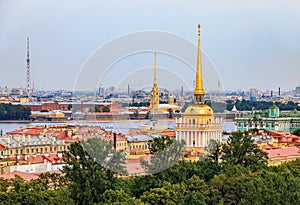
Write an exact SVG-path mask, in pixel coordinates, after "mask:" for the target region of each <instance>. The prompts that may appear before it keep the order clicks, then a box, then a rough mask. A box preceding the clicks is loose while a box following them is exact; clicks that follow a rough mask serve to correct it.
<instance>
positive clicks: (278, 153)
mask: <svg viewBox="0 0 300 205" xmlns="http://www.w3.org/2000/svg"><path fill="white" fill-rule="evenodd" d="M265 151H266V152H267V153H268V155H269V159H272V158H277V157H290V156H300V149H299V148H298V147H287V148H283V149H271V150H265Z"/></svg>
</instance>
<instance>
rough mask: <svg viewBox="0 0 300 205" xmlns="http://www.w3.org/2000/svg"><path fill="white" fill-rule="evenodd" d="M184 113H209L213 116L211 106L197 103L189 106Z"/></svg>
mask: <svg viewBox="0 0 300 205" xmlns="http://www.w3.org/2000/svg"><path fill="white" fill-rule="evenodd" d="M184 114H185V115H209V116H213V115H214V111H213V109H212V108H211V107H209V106H208V105H206V104H199V105H195V104H194V105H191V106H189V107H188V108H187V109H186V110H185V112H184Z"/></svg>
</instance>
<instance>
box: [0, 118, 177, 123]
mask: <svg viewBox="0 0 300 205" xmlns="http://www.w3.org/2000/svg"><path fill="white" fill-rule="evenodd" d="M162 121H164V122H175V118H173V119H163V120H158V122H162ZM73 122H79V123H80V122H92V123H93V122H94V123H97V122H99V123H101V122H150V121H149V119H139V120H133V119H122V120H116V119H113V120H56V121H46V120H34V121H32V120H0V123H73Z"/></svg>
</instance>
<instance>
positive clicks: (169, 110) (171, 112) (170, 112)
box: [168, 108, 174, 119]
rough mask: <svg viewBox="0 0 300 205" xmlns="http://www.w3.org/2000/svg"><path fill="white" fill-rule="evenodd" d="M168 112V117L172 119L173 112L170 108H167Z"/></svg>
mask: <svg viewBox="0 0 300 205" xmlns="http://www.w3.org/2000/svg"><path fill="white" fill-rule="evenodd" d="M168 112H169V118H170V119H172V118H173V116H174V113H173V110H172V108H169V109H168Z"/></svg>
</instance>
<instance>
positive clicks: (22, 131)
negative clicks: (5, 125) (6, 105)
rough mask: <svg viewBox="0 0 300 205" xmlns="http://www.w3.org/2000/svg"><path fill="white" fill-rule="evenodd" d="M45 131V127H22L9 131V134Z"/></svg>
mask: <svg viewBox="0 0 300 205" xmlns="http://www.w3.org/2000/svg"><path fill="white" fill-rule="evenodd" d="M43 131H44V128H36V127H35V128H21V129H19V130H13V131H10V132H7V134H25V135H40V134H41V133H42V132H43Z"/></svg>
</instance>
